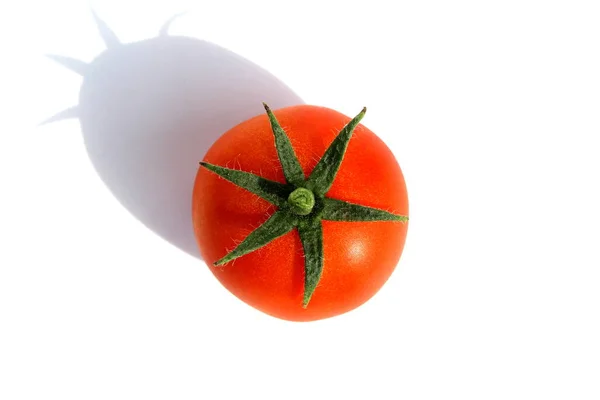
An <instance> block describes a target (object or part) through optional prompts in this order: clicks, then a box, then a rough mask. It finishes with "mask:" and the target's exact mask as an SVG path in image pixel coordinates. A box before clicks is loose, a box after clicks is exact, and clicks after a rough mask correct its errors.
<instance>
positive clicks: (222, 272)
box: [192, 105, 408, 321]
mask: <svg viewBox="0 0 600 400" xmlns="http://www.w3.org/2000/svg"><path fill="white" fill-rule="evenodd" d="M274 114H275V116H276V117H277V119H278V120H279V122H280V124H281V126H282V127H283V129H284V130H285V131H286V133H287V135H288V137H289V138H290V141H291V143H292V146H293V147H294V150H295V152H296V155H297V157H298V160H299V161H300V164H301V165H302V168H303V170H304V173H305V175H306V176H307V177H308V175H309V174H310V172H311V171H312V169H313V168H314V167H315V165H316V163H317V162H318V160H319V159H320V158H321V157H322V155H323V153H324V152H325V150H326V149H327V147H328V146H329V145H330V144H331V142H332V141H333V139H334V138H335V137H336V135H337V134H338V133H339V131H340V130H341V129H342V128H343V127H344V125H346V124H347V123H348V122H349V121H350V119H351V118H350V117H348V116H345V115H343V114H341V113H339V112H337V111H335V110H331V109H329V108H325V107H318V106H312V105H299V106H292V107H287V108H283V109H279V110H274ZM203 161H205V162H208V163H211V164H216V165H220V166H224V167H228V168H235V169H240V170H243V171H247V172H252V173H255V174H258V175H261V176H263V177H265V178H267V179H271V180H274V181H278V182H282V183H285V178H284V175H283V171H282V168H281V165H280V163H279V159H278V156H277V152H276V149H275V145H274V139H273V133H272V130H271V126H270V123H269V120H268V118H267V116H266V115H259V116H256V117H254V118H251V119H249V120H247V121H245V122H242V123H241V124H239V125H237V126H235V127H233V128H232V129H231V130H229V131H228V132H226V133H225V134H223V136H221V137H220V138H219V139H218V140H217V141H216V142H215V143H214V144H213V146H212V147H211V148H210V149H209V150H208V152H207V154H206V155H205V157H204V160H203ZM327 197H331V198H336V199H340V200H345V201H348V202H352V203H357V204H360V205H364V206H369V207H375V208H380V209H383V210H386V211H389V212H393V213H395V214H400V215H406V216H408V196H407V191H406V184H405V181H404V176H403V174H402V171H401V169H400V166H399V165H398V162H397V161H396V159H395V157H394V156H393V154H392V152H391V151H390V149H389V148H388V147H387V146H386V145H385V144H384V143H383V141H381V139H379V138H378V137H377V136H376V135H375V134H374V133H373V132H371V131H370V130H369V129H368V128H366V127H365V126H364V125H362V124H361V125H359V126H358V127H357V128H356V129H355V132H354V135H353V137H352V139H351V140H350V143H349V145H348V149H347V152H346V154H345V157H344V161H343V162H342V165H341V168H340V170H339V172H338V174H337V176H336V179H335V181H334V183H333V186H332V187H331V189H330V190H329V192H328V193H327ZM275 210H276V207H275V206H273V205H271V204H269V203H268V202H267V201H265V200H263V199H261V198H259V197H258V196H256V195H254V194H252V193H250V192H248V191H246V190H245V189H242V188H240V187H237V186H236V185H234V184H233V183H231V182H228V181H226V180H225V179H223V178H221V177H219V176H217V175H216V174H214V173H212V172H210V171H208V170H206V169H204V168H199V170H198V174H197V176H196V181H195V183H194V191H193V198H192V218H193V224H194V231H195V235H196V239H197V242H198V246H199V248H200V253H201V255H202V257H203V259H204V260H205V262H206V263H207V264H208V265H209V268H210V269H211V271H212V272H213V274H214V275H215V277H216V278H217V279H218V280H219V281H220V282H221V284H222V285H223V286H224V287H225V288H227V289H228V290H229V291H230V292H231V293H233V294H234V295H235V296H237V297H238V298H239V299H240V300H242V301H244V302H246V303H247V304H249V305H250V306H252V307H254V308H256V309H258V310H260V311H262V312H264V313H266V314H269V315H272V316H274V317H277V318H281V319H285V320H291V321H311V320H319V319H324V318H329V317H333V316H336V315H339V314H342V313H345V312H348V311H351V310H352V309H355V308H356V307H358V306H360V305H361V304H363V303H365V302H366V301H367V300H369V299H370V298H371V297H372V296H373V295H375V293H377V291H379V289H380V288H381V287H382V286H383V285H384V284H385V282H386V281H387V279H388V278H389V277H390V275H391V274H392V272H393V271H394V269H395V267H396V265H397V264H398V261H399V260H400V256H401V254H402V250H403V248H404V243H405V239H406V234H407V228H408V223H402V222H389V221H381V222H379V221H378V222H335V221H323V238H324V239H323V240H324V259H325V261H324V268H323V274H322V277H321V280H320V282H319V284H318V286H317V288H316V290H315V292H314V294H313V296H312V299H311V301H310V303H309V305H308V307H307V308H306V309H305V308H303V307H302V297H303V288H304V257H303V249H302V245H301V243H300V238H299V235H298V232H297V230H296V229H294V230H293V231H291V232H290V233H288V234H286V235H284V236H282V237H280V238H278V239H276V240H274V241H272V242H271V243H269V244H268V245H266V246H265V247H263V248H261V249H258V250H256V251H254V252H252V253H249V254H246V255H244V256H242V257H240V258H238V259H236V260H234V261H232V262H230V263H228V264H225V265H223V266H220V267H215V266H213V265H212V263H213V262H215V261H216V260H218V259H220V258H221V257H223V256H224V255H225V254H227V253H228V252H229V251H231V250H232V249H233V248H234V247H235V246H236V245H237V244H238V243H239V242H241V241H242V240H243V239H244V238H245V237H246V236H247V235H248V234H249V233H250V232H251V231H252V230H254V229H255V228H256V227H258V226H259V225H260V224H262V223H263V222H264V221H265V220H266V219H267V218H268V217H269V216H270V215H271V214H272V213H273V212H274V211H275Z"/></svg>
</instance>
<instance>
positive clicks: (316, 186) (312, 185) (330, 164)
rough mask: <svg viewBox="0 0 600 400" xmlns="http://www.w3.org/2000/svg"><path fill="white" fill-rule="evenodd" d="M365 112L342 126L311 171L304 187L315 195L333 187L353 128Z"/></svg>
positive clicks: (364, 109) (323, 193) (321, 194)
mask: <svg viewBox="0 0 600 400" xmlns="http://www.w3.org/2000/svg"><path fill="white" fill-rule="evenodd" d="M366 112H367V108H366V107H364V108H363V109H362V111H361V112H360V113H358V115H357V116H356V117H354V118H352V120H351V121H350V122H348V124H346V126H344V128H343V129H342V130H341V131H340V133H339V134H338V135H337V137H336V138H335V139H334V140H333V142H332V143H331V145H330V146H329V147H328V148H327V150H326V151H325V154H324V155H323V157H322V158H321V159H320V160H319V162H318V163H317V165H316V166H315V168H314V169H313V171H312V173H311V174H310V177H309V178H308V180H307V181H306V187H307V188H308V189H310V190H312V191H313V192H314V193H315V194H316V195H320V196H324V195H325V193H327V191H328V190H329V189H330V188H331V185H333V181H334V180H335V176H336V175H337V172H338V171H339V169H340V166H341V165H342V160H343V159H344V154H345V153H346V149H347V148H348V143H349V142H350V138H351V137H352V133H354V128H356V126H357V125H358V124H359V123H360V121H361V120H362V118H363V117H364V116H365V113H366Z"/></svg>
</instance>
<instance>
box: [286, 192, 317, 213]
mask: <svg viewBox="0 0 600 400" xmlns="http://www.w3.org/2000/svg"><path fill="white" fill-rule="evenodd" d="M288 203H289V205H290V206H291V207H292V211H293V212H294V213H295V214H297V215H308V214H310V212H311V211H312V209H313V207H314V206H315V195H314V194H313V192H311V191H310V190H308V189H304V188H298V189H296V190H294V191H293V192H292V193H290V195H289V197H288Z"/></svg>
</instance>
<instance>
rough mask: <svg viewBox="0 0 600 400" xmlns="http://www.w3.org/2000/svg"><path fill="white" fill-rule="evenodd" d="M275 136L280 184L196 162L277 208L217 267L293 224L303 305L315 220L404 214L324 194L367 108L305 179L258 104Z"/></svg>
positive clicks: (311, 277) (314, 258) (314, 266)
mask: <svg viewBox="0 0 600 400" xmlns="http://www.w3.org/2000/svg"><path fill="white" fill-rule="evenodd" d="M263 105H264V107H265V110H266V112H267V116H268V118H269V121H270V124H271V128H272V130H273V135H274V139H275V148H276V149H277V155H278V157H279V161H280V162H281V166H282V168H283V173H284V176H285V179H286V182H287V183H285V184H282V183H279V182H274V181H270V180H268V179H265V178H262V177H260V176H258V175H254V174H252V173H249V172H244V171H239V170H233V169H229V168H224V167H220V166H217V165H212V164H209V163H205V162H201V163H200V165H201V166H202V167H204V168H206V169H208V170H210V171H212V172H214V173H216V174H217V175H219V176H220V177H222V178H224V179H226V180H228V181H230V182H231V183H233V184H235V185H237V186H239V187H242V188H244V189H246V190H248V191H249V192H251V193H254V194H255V195H257V196H259V197H261V198H263V199H264V200H266V201H268V202H270V203H271V204H273V205H275V206H276V207H277V208H278V210H277V211H276V212H275V213H273V215H271V216H270V217H269V218H268V219H267V220H266V221H265V222H264V223H263V224H262V225H260V226H259V227H258V228H256V229H255V230H254V231H252V232H251V233H250V234H249V235H248V236H247V237H246V238H245V239H244V240H243V241H242V242H241V243H240V244H238V245H237V247H235V248H234V249H233V250H232V251H231V252H229V253H228V254H226V255H225V256H224V257H223V258H221V259H220V260H217V261H216V262H215V263H214V265H215V266H221V265H224V264H227V263H228V262H230V261H232V260H234V259H236V258H238V257H242V256H244V255H246V254H248V253H251V252H253V251H255V250H258V249H259V248H261V247H263V246H265V245H267V244H268V243H270V242H271V241H273V240H275V239H277V238H278V237H281V236H283V235H285V234H287V233H289V232H290V231H292V230H293V229H297V230H298V233H299V235H300V241H301V242H302V248H303V250H304V298H303V301H302V306H303V307H304V308H306V307H307V306H308V303H309V302H310V299H311V297H312V295H313V293H314V292H315V289H316V288H317V285H318V283H319V280H320V279H321V274H322V272H323V266H324V262H323V226H322V223H321V221H323V220H328V221H346V222H359V221H363V222H365V221H390V222H403V223H404V222H406V221H408V217H407V216H403V215H396V214H392V213H389V212H387V211H384V210H379V209H376V208H371V207H365V206H362V205H359V204H352V203H348V202H345V201H342V200H336V199H332V198H329V197H327V196H326V194H327V192H328V191H329V189H330V188H331V185H333V181H334V180H335V176H336V174H337V172H338V170H339V169H340V166H341V164H342V161H343V159H344V154H345V153H346V149H347V147H348V143H349V142H350V138H351V137H352V134H353V133H354V130H355V128H356V126H357V125H358V124H359V123H360V121H361V120H362V118H363V117H364V115H365V112H366V111H367V109H366V108H363V109H362V111H361V112H360V113H359V114H358V115H357V116H356V117H354V118H353V119H352V120H351V121H350V122H348V124H347V125H346V126H345V127H344V128H343V129H342V130H341V131H340V133H339V134H338V135H337V137H336V138H335V139H334V140H333V142H332V143H331V145H330V146H329V148H328V149H327V150H326V151H325V154H324V155H323V157H322V158H321V160H319V162H318V163H317V165H316V166H315V168H314V169H313V171H312V173H311V174H310V176H309V177H308V178H306V177H305V175H304V171H303V170H302V167H301V166H300V162H299V161H298V158H297V157H296V154H295V152H294V149H293V147H292V144H291V142H290V140H289V138H288V136H287V134H286V133H285V131H284V130H283V128H282V127H281V125H280V124H279V122H278V121H277V119H276V118H275V115H274V114H273V112H272V111H271V109H270V108H269V106H267V105H266V104H264V103H263Z"/></svg>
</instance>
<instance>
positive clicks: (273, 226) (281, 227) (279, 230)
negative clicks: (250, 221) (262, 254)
mask: <svg viewBox="0 0 600 400" xmlns="http://www.w3.org/2000/svg"><path fill="white" fill-rule="evenodd" d="M297 223H298V219H297V218H296V217H294V216H293V215H292V214H289V213H286V212H284V211H277V212H275V214H273V215H272V216H271V217H269V219H268V220H267V221H265V222H264V223H263V224H262V225H261V226H259V227H258V228H256V229H255V230H253V231H252V232H250V234H249V235H248V236H246V238H245V239H244V240H243V241H242V242H241V243H240V244H239V245H238V246H237V247H236V248H235V249H233V250H232V251H231V252H229V253H228V254H227V255H226V256H225V257H223V258H221V259H220V260H218V261H216V262H215V263H214V265H215V266H220V265H223V264H226V263H228V262H229V261H231V260H235V259H236V258H238V257H241V256H243V255H245V254H248V253H251V252H253V251H254V250H258V249H260V248H261V247H263V246H265V245H267V244H269V242H271V241H273V240H275V239H277V238H278V237H280V236H283V235H285V234H286V233H288V232H289V231H291V230H292V229H294V227H295V226H296V225H297Z"/></svg>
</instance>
